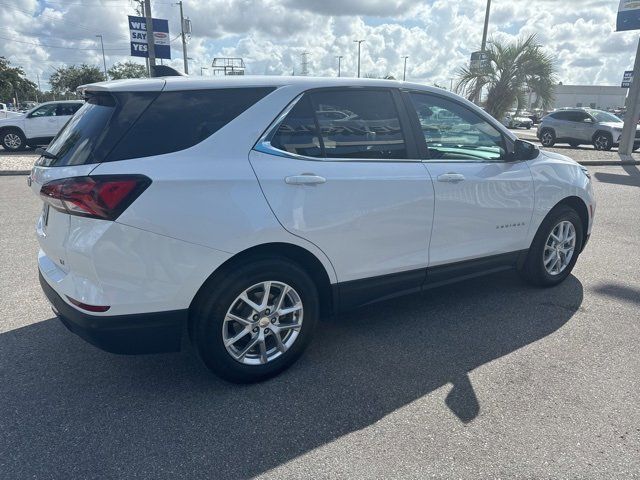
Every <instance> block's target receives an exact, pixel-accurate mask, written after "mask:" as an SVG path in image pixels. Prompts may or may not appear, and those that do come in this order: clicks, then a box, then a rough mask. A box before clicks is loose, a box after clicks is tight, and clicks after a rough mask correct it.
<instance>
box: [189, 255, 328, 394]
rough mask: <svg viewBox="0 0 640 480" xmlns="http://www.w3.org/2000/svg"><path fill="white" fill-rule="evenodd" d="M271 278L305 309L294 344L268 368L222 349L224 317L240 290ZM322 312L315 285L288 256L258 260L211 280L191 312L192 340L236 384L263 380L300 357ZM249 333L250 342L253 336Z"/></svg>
mask: <svg viewBox="0 0 640 480" xmlns="http://www.w3.org/2000/svg"><path fill="white" fill-rule="evenodd" d="M269 280H271V281H278V282H283V283H285V284H287V285H289V286H291V287H292V288H293V289H294V290H295V291H296V292H297V294H298V296H299V298H300V300H301V301H302V306H303V316H302V324H301V327H300V329H299V333H298V336H297V338H295V341H294V342H293V344H292V345H291V346H290V347H289V349H288V350H286V351H285V352H284V353H282V354H281V355H280V356H279V357H277V358H274V359H272V360H270V361H268V362H267V363H265V364H258V365H246V364H244V363H241V362H240V361H238V360H236V359H235V358H233V357H232V356H231V354H230V353H229V352H228V351H227V348H226V347H225V345H224V341H223V333H222V332H223V326H224V319H225V317H226V315H227V311H228V310H229V309H230V308H231V307H232V306H233V304H235V303H236V299H237V298H238V296H239V295H240V294H241V293H242V292H244V291H245V290H246V289H248V288H250V287H251V286H253V285H256V284H259V283H260V282H265V281H269ZM319 312H320V305H319V298H318V291H317V288H316V285H315V284H314V282H313V280H311V278H310V277H309V275H308V274H307V273H306V272H305V271H304V270H303V269H302V268H301V267H300V266H299V265H298V264H296V263H294V262H292V261H290V260H288V259H286V258H277V257H276V258H274V257H269V258H264V257H261V258H255V259H252V261H251V262H247V263H244V264H242V265H239V266H236V267H234V268H233V269H231V270H228V271H227V272H226V273H225V274H223V275H219V276H218V278H216V277H215V276H214V278H212V279H210V280H209V281H207V283H206V284H205V286H204V287H203V290H202V291H201V292H200V293H199V294H198V298H197V300H196V302H195V304H194V306H193V308H192V313H191V322H192V324H191V327H192V328H191V337H192V342H193V345H194V346H195V350H196V352H197V353H198V355H199V357H200V358H201V359H202V361H203V362H204V364H205V365H206V366H207V367H208V368H209V369H210V370H211V371H212V372H214V373H215V374H216V375H218V376H220V377H222V378H223V379H225V380H228V381H230V382H234V383H252V382H259V381H262V380H266V379H268V378H271V377H273V376H275V375H277V374H279V373H280V372H282V371H283V370H285V369H286V368H288V367H289V366H291V365H292V364H293V363H294V362H295V361H296V360H297V359H298V358H299V357H300V355H302V353H303V352H304V350H305V349H306V347H307V345H308V344H309V342H310V341H311V337H312V336H313V332H314V330H315V327H316V324H317V323H318V318H319ZM267 328H268V327H267ZM249 334H250V339H251V338H253V337H254V334H253V333H248V334H247V335H249ZM282 338H286V336H285V337H282ZM250 339H247V341H249V340H250ZM274 341H275V340H274V339H273V338H272V342H274Z"/></svg>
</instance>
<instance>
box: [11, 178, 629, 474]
mask: <svg viewBox="0 0 640 480" xmlns="http://www.w3.org/2000/svg"><path fill="white" fill-rule="evenodd" d="M590 170H591V172H592V174H593V178H594V182H595V189H596V195H597V198H598V201H599V205H598V210H597V219H596V226H595V228H594V231H593V235H592V238H591V241H590V243H589V245H588V246H587V249H586V251H585V252H584V253H583V255H582V256H581V258H580V259H579V261H578V264H577V267H576V269H575V270H574V274H573V275H572V276H570V277H569V278H568V279H567V281H566V282H565V283H563V284H562V285H560V286H558V287H556V288H554V289H550V290H541V289H535V288H531V287H529V286H527V285H525V284H524V283H522V282H521V281H520V280H519V279H518V277H517V276H516V275H515V274H513V273H503V274H499V275H493V276H490V277H485V278H482V279H476V280H471V281H466V282H464V283H460V284H457V285H454V286H449V287H442V288H439V289H436V290H432V291H430V292H429V293H427V294H424V295H422V296H413V297H406V298H401V299H396V300H393V301H388V302H386V303H383V304H380V305H376V306H372V307H368V308H364V309H360V310H357V311H354V312H352V313H349V314H347V315H342V316H340V317H337V318H332V319H328V320H326V321H324V322H323V323H322V324H321V325H320V328H319V329H318V334H317V336H316V339H315V340H314V342H313V344H312V345H311V347H310V349H309V351H308V352H307V354H306V355H305V356H304V357H303V358H302V360H301V361H300V362H298V363H297V364H296V365H295V366H294V367H293V368H291V369H290V370H289V371H287V372H286V373H285V374H283V375H282V376H280V377H278V378H276V379H273V380H271V381H269V382H266V383H262V384H258V385H251V386H237V385H230V384H227V383H224V382H222V381H220V380H218V379H217V378H215V377H213V376H211V375H210V374H209V373H208V372H207V371H206V370H205V369H204V368H203V367H201V366H200V364H199V363H198V362H197V361H196V360H195V359H194V358H193V357H192V355H191V354H190V353H188V352H187V353H180V354H171V355H162V356H137V357H124V356H116V355H111V354H108V353H104V352H101V351H99V350H97V349H95V348H93V347H91V346H90V345H88V344H86V343H84V342H83V341H82V340H80V339H78V338H77V337H75V336H74V335H72V334H71V333H69V332H68V331H66V330H65V328H64V327H63V326H62V325H61V324H60V323H59V322H58V321H57V320H56V319H54V318H52V313H51V310H50V309H49V307H48V305H47V302H46V300H45V299H44V296H43V295H42V293H41V291H40V287H39V284H38V280H37V270H36V267H35V264H36V253H37V243H36V239H35V235H34V232H33V224H34V222H35V218H36V216H37V214H38V212H39V209H40V208H41V203H40V201H39V200H38V199H36V198H35V197H34V196H33V195H32V194H31V192H30V191H29V190H28V189H27V186H26V182H25V177H23V176H5V177H0V263H1V265H2V268H1V269H0V409H1V410H0V432H2V434H1V435H0V478H2V479H14V478H60V479H66V478H116V477H119V478H154V479H158V478H175V477H177V476H183V477H188V478H209V479H212V478H213V479H227V478H249V477H258V478H273V479H287V478H291V479H299V478H310V479H311V478H312V479H319V478H332V479H333V478H428V477H435V478H469V479H477V478H498V477H499V478H598V479H602V478H607V479H613V478H638V477H639V476H640V402H638V397H639V394H640V376H639V372H640V355H639V353H638V352H639V348H638V345H639V344H640V274H639V273H638V272H639V271H640V255H639V254H638V250H639V248H640V221H639V215H638V211H639V210H640V170H639V169H638V167H635V166H627V167H624V168H621V167H592V168H591V169H590Z"/></svg>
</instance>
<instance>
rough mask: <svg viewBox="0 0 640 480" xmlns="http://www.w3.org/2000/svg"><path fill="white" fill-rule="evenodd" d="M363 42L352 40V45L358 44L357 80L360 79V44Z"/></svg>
mask: <svg viewBox="0 0 640 480" xmlns="http://www.w3.org/2000/svg"><path fill="white" fill-rule="evenodd" d="M362 42H364V40H354V43H357V44H358V78H360V44H361V43H362Z"/></svg>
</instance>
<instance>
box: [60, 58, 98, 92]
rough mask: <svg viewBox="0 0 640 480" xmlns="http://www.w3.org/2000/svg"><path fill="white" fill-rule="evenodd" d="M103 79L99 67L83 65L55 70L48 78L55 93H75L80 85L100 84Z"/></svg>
mask: <svg viewBox="0 0 640 480" xmlns="http://www.w3.org/2000/svg"><path fill="white" fill-rule="evenodd" d="M104 79H105V78H104V74H103V73H102V70H101V69H100V68H99V67H95V66H92V65H86V64H84V63H83V64H82V65H80V66H76V65H71V66H70V67H60V68H56V71H55V72H54V73H53V74H52V75H51V77H50V78H49V83H50V84H51V89H52V90H53V91H54V92H55V93H58V94H60V93H75V91H76V89H77V88H78V87H79V86H80V85H85V84H87V83H95V82H102V81H104Z"/></svg>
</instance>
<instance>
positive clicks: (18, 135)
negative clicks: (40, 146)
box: [0, 128, 27, 152]
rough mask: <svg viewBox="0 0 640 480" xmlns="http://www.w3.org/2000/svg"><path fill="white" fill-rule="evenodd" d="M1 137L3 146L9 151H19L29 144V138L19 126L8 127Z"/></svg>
mask: <svg viewBox="0 0 640 480" xmlns="http://www.w3.org/2000/svg"><path fill="white" fill-rule="evenodd" d="M0 137H1V138H2V146H3V147H4V149H5V150H7V151H9V152H18V151H20V150H24V149H25V148H26V146H27V139H26V138H25V136H24V134H23V133H22V132H21V131H20V130H19V129H18V128H7V129H6V130H4V131H3V132H2V135H1V136H0Z"/></svg>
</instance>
